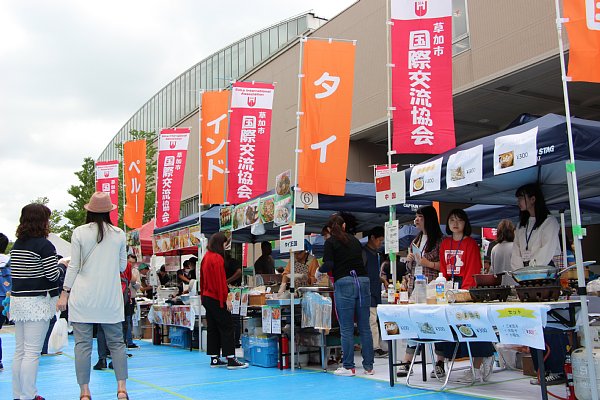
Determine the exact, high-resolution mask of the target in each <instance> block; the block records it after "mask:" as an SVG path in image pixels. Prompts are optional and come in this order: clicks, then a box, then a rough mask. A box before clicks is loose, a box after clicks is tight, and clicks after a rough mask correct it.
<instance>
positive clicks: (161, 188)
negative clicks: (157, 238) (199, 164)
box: [156, 128, 190, 228]
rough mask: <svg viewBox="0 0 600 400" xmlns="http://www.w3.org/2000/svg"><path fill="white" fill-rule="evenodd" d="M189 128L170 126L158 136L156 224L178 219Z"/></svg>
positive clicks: (159, 225) (161, 225) (158, 226)
mask: <svg viewBox="0 0 600 400" xmlns="http://www.w3.org/2000/svg"><path fill="white" fill-rule="evenodd" d="M189 137H190V128H167V129H163V130H161V131H160V135H158V168H157V176H156V182H157V184H156V227H157V228H161V227H163V226H167V225H170V224H172V223H174V222H177V221H179V206H180V203H181V188H182V187H183V173H184V171H185V158H186V156H187V148H188V141H189Z"/></svg>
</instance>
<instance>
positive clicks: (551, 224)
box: [510, 215, 560, 270]
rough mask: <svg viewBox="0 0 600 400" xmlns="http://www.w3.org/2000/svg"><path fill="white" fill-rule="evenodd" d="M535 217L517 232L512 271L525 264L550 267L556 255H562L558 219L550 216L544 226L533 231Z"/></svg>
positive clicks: (512, 257)
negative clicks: (526, 262)
mask: <svg viewBox="0 0 600 400" xmlns="http://www.w3.org/2000/svg"><path fill="white" fill-rule="evenodd" d="M534 224H535V217H530V218H529V221H528V223H527V225H526V226H519V228H518V229H517V231H516V232H515V241H514V244H513V250H512V256H511V260H510V261H511V262H510V263H511V266H512V269H513V270H515V269H518V268H523V267H524V266H525V264H524V262H525V261H529V263H530V265H532V264H534V263H535V265H549V264H550V262H551V261H552V258H553V257H554V256H555V255H556V254H560V247H559V244H558V232H559V231H560V227H559V225H558V222H557V221H556V218H554V217H553V216H552V215H548V216H547V217H546V220H545V221H544V222H543V223H542V225H540V226H538V227H537V228H536V229H533V225H534Z"/></svg>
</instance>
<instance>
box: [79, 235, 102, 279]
mask: <svg viewBox="0 0 600 400" xmlns="http://www.w3.org/2000/svg"><path fill="white" fill-rule="evenodd" d="M96 247H98V242H96V243H95V244H94V247H92V250H90V252H89V253H88V254H87V256H85V257H84V258H83V261H82V262H81V266H80V267H79V272H81V270H82V269H83V266H84V265H85V262H86V261H87V260H88V258H90V256H91V255H92V253H93V252H94V250H96Z"/></svg>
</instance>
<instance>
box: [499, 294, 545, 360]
mask: <svg viewBox="0 0 600 400" xmlns="http://www.w3.org/2000/svg"><path fill="white" fill-rule="evenodd" d="M549 309H550V307H549V306H547V305H543V304H537V305H527V304H519V305H496V304H494V305H492V304H490V305H489V312H490V318H491V320H492V323H494V325H495V326H496V328H497V329H498V332H499V333H500V341H501V342H502V343H504V344H519V345H523V346H529V347H533V348H534V349H540V350H543V349H545V348H546V345H545V343H544V331H543V329H544V326H546V320H547V312H548V310H549Z"/></svg>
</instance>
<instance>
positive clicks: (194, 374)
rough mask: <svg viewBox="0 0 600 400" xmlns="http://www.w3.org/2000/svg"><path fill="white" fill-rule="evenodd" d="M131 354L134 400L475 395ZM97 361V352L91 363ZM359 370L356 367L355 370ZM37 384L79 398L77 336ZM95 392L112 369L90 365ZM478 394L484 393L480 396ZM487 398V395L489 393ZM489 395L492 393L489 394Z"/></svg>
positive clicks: (201, 356) (184, 353) (175, 355)
mask: <svg viewBox="0 0 600 400" xmlns="http://www.w3.org/2000/svg"><path fill="white" fill-rule="evenodd" d="M3 331H4V332H3V333H2V347H3V353H4V357H3V362H4V371H2V372H0V398H2V399H9V398H11V396H10V395H11V391H12V389H11V363H12V361H11V360H12V356H13V353H14V346H15V341H14V336H13V335H12V334H10V333H9V334H6V333H5V332H6V330H3ZM136 343H138V344H139V345H140V349H139V350H133V351H131V353H132V354H133V357H132V358H130V359H129V380H128V381H127V388H128V391H129V396H130V398H131V399H144V400H153V399H158V400H171V399H186V400H192V399H211V400H213V399H228V400H229V399H231V398H234V397H237V398H252V397H255V398H263V399H264V398H270V399H276V398H281V399H285V400H288V399H307V398H310V399H311V400H313V399H336V400H339V399H411V398H418V399H420V400H427V399H434V398H435V399H448V400H459V399H473V398H476V397H471V396H467V395H462V394H456V393H448V392H442V393H438V392H434V391H429V390H419V389H411V388H408V387H406V386H404V385H401V384H397V385H396V386H395V387H393V388H392V387H390V386H389V384H388V383H387V382H386V381H382V380H374V379H368V378H365V377H358V376H357V377H338V376H335V375H333V374H332V373H323V372H322V371H320V370H319V371H316V370H310V369H300V370H296V371H295V372H294V373H292V372H291V371H289V370H286V371H279V370H278V369H276V368H261V367H252V366H251V367H250V368H248V369H245V370H234V371H229V370H227V369H220V368H215V369H213V368H210V367H209V358H208V357H207V356H206V354H205V353H202V352H198V351H193V352H190V351H189V350H184V349H181V348H175V347H170V346H154V345H152V344H151V343H148V342H146V341H136ZM96 361H97V356H96V352H95V349H94V352H93V353H92V362H93V363H95V362H96ZM357 372H358V371H357ZM37 386H38V390H39V394H40V395H41V396H43V397H45V398H46V399H47V400H58V399H61V400H63V399H78V398H79V386H78V385H77V381H76V378H75V366H74V361H73V337H72V336H70V337H69V347H68V348H67V349H66V351H65V352H64V354H62V355H58V356H44V357H41V359H40V368H39V372H38V379H37ZM90 387H91V391H92V394H93V398H94V400H102V399H109V398H110V399H114V398H116V382H115V378H114V374H113V372H112V371H111V370H104V371H94V370H92V375H91V382H90ZM477 397H480V396H477ZM486 397H487V396H486ZM487 398H491V396H490V397H487Z"/></svg>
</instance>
